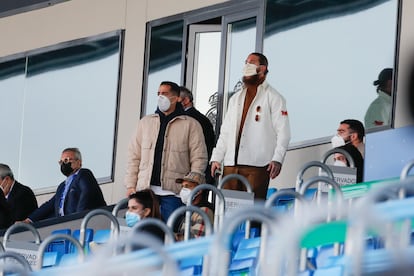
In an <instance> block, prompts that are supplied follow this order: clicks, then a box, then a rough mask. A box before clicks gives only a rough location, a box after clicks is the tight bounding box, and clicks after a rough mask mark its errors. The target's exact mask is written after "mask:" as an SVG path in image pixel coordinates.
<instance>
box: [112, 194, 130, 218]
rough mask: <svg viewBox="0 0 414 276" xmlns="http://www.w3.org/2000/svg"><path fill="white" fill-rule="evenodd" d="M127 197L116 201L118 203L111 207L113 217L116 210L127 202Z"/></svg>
mask: <svg viewBox="0 0 414 276" xmlns="http://www.w3.org/2000/svg"><path fill="white" fill-rule="evenodd" d="M128 200H129V199H128V198H123V199H121V200H120V201H118V203H117V204H116V205H115V206H114V209H112V215H114V216H115V217H117V216H118V212H119V210H120V209H121V208H122V207H123V206H125V204H128Z"/></svg>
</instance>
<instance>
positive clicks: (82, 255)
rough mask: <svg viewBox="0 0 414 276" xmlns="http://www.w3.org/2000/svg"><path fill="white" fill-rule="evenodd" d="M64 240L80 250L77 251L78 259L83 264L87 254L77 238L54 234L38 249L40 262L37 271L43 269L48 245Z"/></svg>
mask: <svg viewBox="0 0 414 276" xmlns="http://www.w3.org/2000/svg"><path fill="white" fill-rule="evenodd" d="M62 239H64V240H68V241H70V242H71V243H72V244H73V245H75V246H76V248H77V249H78V250H77V251H78V256H79V257H78V259H79V262H83V261H84V259H85V252H84V251H83V246H82V244H81V243H80V242H79V241H78V240H77V239H76V238H74V237H72V236H71V235H68V234H53V235H50V236H48V237H47V238H46V239H44V240H43V242H42V243H41V244H40V247H39V249H38V252H39V260H38V262H37V269H39V270H40V269H42V266H43V257H44V254H45V252H46V249H47V247H48V245H49V244H50V243H51V242H53V241H55V240H62Z"/></svg>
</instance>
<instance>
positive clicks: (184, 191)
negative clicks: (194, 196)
mask: <svg viewBox="0 0 414 276" xmlns="http://www.w3.org/2000/svg"><path fill="white" fill-rule="evenodd" d="M190 193H191V190H190V189H188V188H182V189H181V191H180V197H181V201H182V202H183V203H184V204H187V201H188V200H189V199H190Z"/></svg>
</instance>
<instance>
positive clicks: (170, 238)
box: [129, 218, 175, 249]
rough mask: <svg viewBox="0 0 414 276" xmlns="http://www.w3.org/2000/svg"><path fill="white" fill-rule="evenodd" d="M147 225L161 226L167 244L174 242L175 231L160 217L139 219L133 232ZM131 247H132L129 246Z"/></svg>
mask: <svg viewBox="0 0 414 276" xmlns="http://www.w3.org/2000/svg"><path fill="white" fill-rule="evenodd" d="M147 225H155V226H157V227H159V228H160V229H161V230H163V231H164V233H165V239H164V240H165V244H169V243H174V241H175V239H174V233H173V231H172V230H171V229H170V228H169V227H168V226H167V225H166V224H165V223H164V222H163V221H162V220H160V219H156V218H145V219H143V220H140V221H138V223H137V224H135V225H134V227H133V228H132V231H131V232H132V234H134V233H136V232H138V231H139V230H141V229H142V228H143V227H144V226H147ZM129 249H130V248H129Z"/></svg>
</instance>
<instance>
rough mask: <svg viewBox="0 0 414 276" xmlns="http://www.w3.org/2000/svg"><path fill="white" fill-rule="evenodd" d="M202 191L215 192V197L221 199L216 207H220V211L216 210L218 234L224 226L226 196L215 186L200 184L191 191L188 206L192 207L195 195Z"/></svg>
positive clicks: (215, 222)
mask: <svg viewBox="0 0 414 276" xmlns="http://www.w3.org/2000/svg"><path fill="white" fill-rule="evenodd" d="M201 190H210V191H213V192H214V193H215V196H216V197H218V198H219V199H220V200H219V202H218V203H217V201H216V205H218V208H217V209H218V210H217V209H215V210H214V232H218V231H219V229H220V228H221V226H222V225H223V219H224V211H225V210H226V200H225V198H224V195H223V193H222V192H221V191H220V189H219V188H216V187H215V186H213V185H211V184H200V185H198V186H197V187H195V188H194V189H193V190H192V191H191V193H190V200H189V201H188V202H187V206H190V205H192V201H193V199H194V197H195V195H196V194H197V193H198V192H199V191H201ZM186 214H187V213H186ZM186 217H187V215H186ZM186 223H187V218H186ZM184 239H185V233H184ZM185 240H187V239H185Z"/></svg>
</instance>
